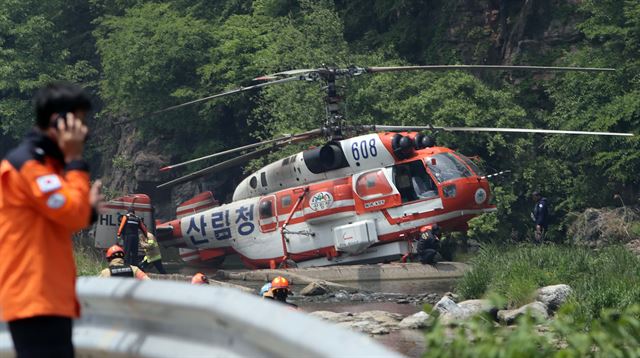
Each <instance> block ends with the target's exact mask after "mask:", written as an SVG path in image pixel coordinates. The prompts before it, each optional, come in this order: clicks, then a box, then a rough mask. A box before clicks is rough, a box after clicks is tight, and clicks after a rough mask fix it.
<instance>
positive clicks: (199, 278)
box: [191, 272, 209, 285]
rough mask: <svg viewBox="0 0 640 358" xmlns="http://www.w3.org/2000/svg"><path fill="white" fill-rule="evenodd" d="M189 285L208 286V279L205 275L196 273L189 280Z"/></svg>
mask: <svg viewBox="0 0 640 358" xmlns="http://www.w3.org/2000/svg"><path fill="white" fill-rule="evenodd" d="M191 284H192V285H208V284H209V278H208V277H207V275H205V274H203V273H202V272H198V273H197V274H195V275H193V277H192V278H191Z"/></svg>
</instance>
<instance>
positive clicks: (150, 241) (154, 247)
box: [138, 233, 167, 274]
mask: <svg viewBox="0 0 640 358" xmlns="http://www.w3.org/2000/svg"><path fill="white" fill-rule="evenodd" d="M140 245H141V246H142V248H143V249H144V253H145V256H144V259H142V262H140V264H139V265H138V266H140V268H141V269H143V270H146V269H147V267H149V265H153V266H154V267H155V268H156V270H158V272H159V273H161V274H166V273H167V271H165V270H164V267H163V266H162V254H161V253H160V246H158V241H156V238H155V236H153V234H152V233H148V234H147V239H146V240H142V242H141V243H140Z"/></svg>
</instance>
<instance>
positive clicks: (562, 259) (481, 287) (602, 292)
mask: <svg viewBox="0 0 640 358" xmlns="http://www.w3.org/2000/svg"><path fill="white" fill-rule="evenodd" d="M470 264H471V266H472V270H471V271H470V272H468V273H467V274H465V276H464V277H463V278H462V279H461V280H460V281H459V282H458V284H457V286H456V291H457V292H458V293H459V294H460V295H462V296H463V297H465V298H480V297H486V296H488V295H499V296H501V297H504V298H505V299H506V303H507V305H508V306H509V307H518V306H521V305H523V304H526V303H529V302H531V301H532V300H533V299H534V298H535V297H534V295H535V290H536V289H537V288H539V287H542V286H547V285H554V284H560V283H564V284H568V285H570V286H571V287H572V288H573V290H574V294H573V297H572V298H571V299H570V303H571V304H572V305H573V306H574V307H575V310H574V312H573V316H574V318H576V319H579V320H581V321H583V322H588V321H591V320H592V319H594V318H596V317H598V316H599V315H600V313H601V311H602V310H603V309H607V308H612V309H617V310H622V309H624V308H626V307H628V306H630V305H631V304H633V303H637V302H640V259H638V257H636V256H635V255H634V254H632V253H630V252H629V251H628V250H626V249H625V248H624V247H622V246H610V247H606V248H603V249H600V250H597V251H594V250H590V249H587V248H584V247H578V246H556V245H543V246H533V245H517V246H507V247H498V246H494V245H487V246H483V247H482V249H481V250H480V252H479V253H478V255H477V256H476V257H474V258H473V259H472V260H471V262H470Z"/></svg>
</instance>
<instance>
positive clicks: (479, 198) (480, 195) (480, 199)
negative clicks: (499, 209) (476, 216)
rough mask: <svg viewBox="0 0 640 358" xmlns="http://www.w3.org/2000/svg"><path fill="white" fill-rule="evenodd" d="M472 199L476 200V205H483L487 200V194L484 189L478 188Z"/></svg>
mask: <svg viewBox="0 0 640 358" xmlns="http://www.w3.org/2000/svg"><path fill="white" fill-rule="evenodd" d="M474 199H475V200H476V204H482V203H484V201H485V200H487V192H486V191H485V190H484V189H482V188H479V189H478V190H476V194H475V195H474Z"/></svg>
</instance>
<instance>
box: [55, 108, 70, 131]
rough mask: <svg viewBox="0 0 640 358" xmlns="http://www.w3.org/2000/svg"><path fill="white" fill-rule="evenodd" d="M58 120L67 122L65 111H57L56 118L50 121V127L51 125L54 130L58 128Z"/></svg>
mask: <svg viewBox="0 0 640 358" xmlns="http://www.w3.org/2000/svg"><path fill="white" fill-rule="evenodd" d="M60 122H64V124H67V112H58V118H56V119H55V120H53V121H51V127H53V128H54V129H55V130H58V125H59V124H60Z"/></svg>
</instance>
